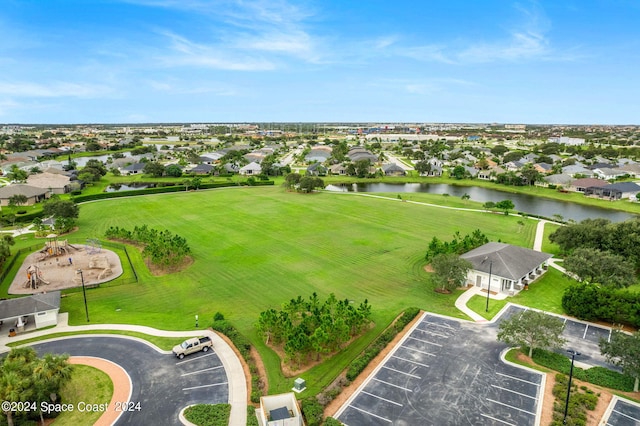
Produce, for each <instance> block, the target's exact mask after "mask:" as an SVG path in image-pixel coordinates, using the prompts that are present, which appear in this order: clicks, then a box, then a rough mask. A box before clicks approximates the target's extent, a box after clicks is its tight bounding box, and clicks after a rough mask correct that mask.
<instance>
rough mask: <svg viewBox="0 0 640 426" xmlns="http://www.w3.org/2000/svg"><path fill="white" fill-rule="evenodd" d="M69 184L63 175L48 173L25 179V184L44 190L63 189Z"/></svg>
mask: <svg viewBox="0 0 640 426" xmlns="http://www.w3.org/2000/svg"><path fill="white" fill-rule="evenodd" d="M69 182H71V178H70V177H68V176H65V175H63V174H57V173H49V172H44V173H37V174H33V175H29V177H28V178H27V184H29V185H31V186H35V187H38V188H45V189H49V188H64V187H65V186H67V185H69Z"/></svg>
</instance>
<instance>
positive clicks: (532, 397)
mask: <svg viewBox="0 0 640 426" xmlns="http://www.w3.org/2000/svg"><path fill="white" fill-rule="evenodd" d="M491 386H493V387H494V388H497V389H502V390H505V391H507V392H511V393H515V394H516V395H520V396H524V397H526V398H531V399H533V400H535V401H537V400H538V397H537V396H531V395H527V394H526V393H520V392H516V391H514V390H511V389H508V388H503V387H502V386H498V385H491Z"/></svg>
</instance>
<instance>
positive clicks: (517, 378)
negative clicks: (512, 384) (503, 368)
mask: <svg viewBox="0 0 640 426" xmlns="http://www.w3.org/2000/svg"><path fill="white" fill-rule="evenodd" d="M496 374H498V375H500V376H504V377H508V378H510V379H514V380H520V381H521V382H525V383H531V384H532V385H536V386H540V383H535V382H530V381H529V380H525V379H521V378H520V377H515V376H510V375H508V374H504V373H496Z"/></svg>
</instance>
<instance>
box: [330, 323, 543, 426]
mask: <svg viewBox="0 0 640 426" xmlns="http://www.w3.org/2000/svg"><path fill="white" fill-rule="evenodd" d="M495 335H496V327H495V326H494V325H478V324H470V323H466V322H464V321H457V320H455V319H449V318H444V317H440V316H437V315H430V314H427V315H425V316H424V317H423V318H422V320H421V321H420V322H419V323H418V324H417V325H416V326H415V327H414V329H413V330H412V331H411V332H410V333H408V335H407V336H405V338H404V339H403V340H402V342H401V343H400V344H399V345H398V346H396V348H395V349H394V350H393V352H392V353H391V354H389V356H387V358H386V360H385V362H384V363H383V364H382V365H380V366H379V367H378V368H377V369H376V371H375V372H374V373H373V375H372V376H370V377H369V379H368V380H367V382H366V383H365V384H364V385H363V386H361V388H360V389H359V390H358V391H357V392H356V393H355V394H354V395H353V396H352V398H351V399H350V400H349V401H348V402H347V403H346V404H345V405H344V406H343V407H342V408H341V410H340V411H339V412H338V413H337V415H336V416H337V417H338V419H339V420H340V421H342V422H343V423H345V424H346V425H349V426H357V425H378V424H380V425H389V424H397V425H405V424H420V425H447V424H449V425H476V424H483V425H505V424H506V425H510V424H512V425H533V424H535V418H536V414H537V410H538V403H539V394H540V383H541V376H540V375H539V374H536V373H533V372H528V371H524V370H521V369H519V368H517V367H512V366H509V365H505V364H503V363H502V362H501V361H500V359H499V354H500V351H501V350H502V349H503V348H504V345H502V344H500V343H498V342H496V339H495Z"/></svg>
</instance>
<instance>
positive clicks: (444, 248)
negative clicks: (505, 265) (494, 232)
mask: <svg viewBox="0 0 640 426" xmlns="http://www.w3.org/2000/svg"><path fill="white" fill-rule="evenodd" d="M488 242H489V238H487V236H486V235H485V234H484V233H483V232H482V231H480V230H479V229H476V230H475V231H473V232H472V233H471V234H467V235H465V236H464V237H463V236H461V235H460V231H456V232H455V233H454V234H453V239H452V240H451V241H442V240H440V239H439V238H438V237H433V238H432V239H431V242H430V243H429V246H428V247H427V253H426V255H425V259H426V260H427V262H430V261H431V260H433V258H434V257H435V256H437V255H439V254H446V253H454V254H463V253H466V252H468V251H470V250H473V249H474V248H478V247H480V246H482V245H484V244H487V243H488Z"/></svg>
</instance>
